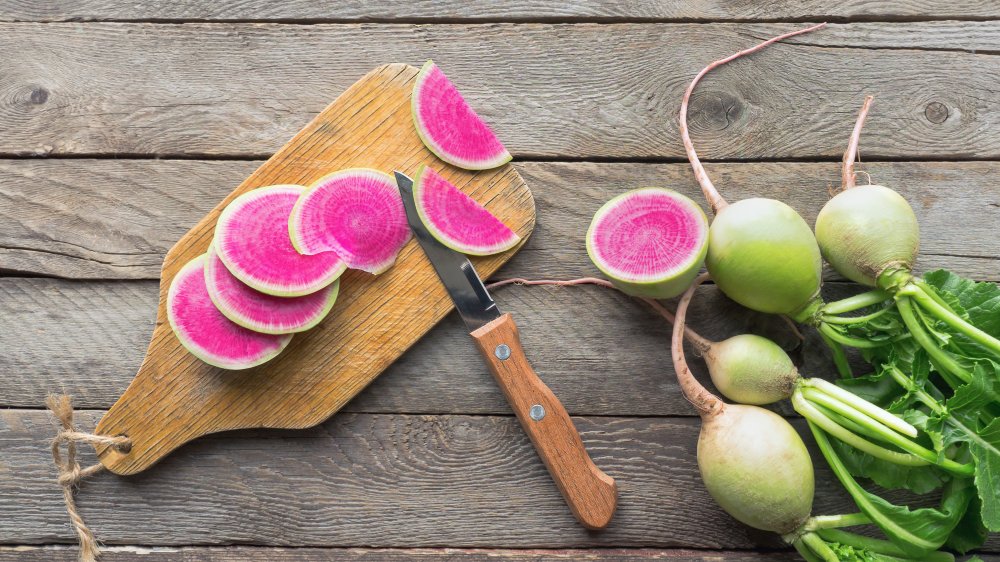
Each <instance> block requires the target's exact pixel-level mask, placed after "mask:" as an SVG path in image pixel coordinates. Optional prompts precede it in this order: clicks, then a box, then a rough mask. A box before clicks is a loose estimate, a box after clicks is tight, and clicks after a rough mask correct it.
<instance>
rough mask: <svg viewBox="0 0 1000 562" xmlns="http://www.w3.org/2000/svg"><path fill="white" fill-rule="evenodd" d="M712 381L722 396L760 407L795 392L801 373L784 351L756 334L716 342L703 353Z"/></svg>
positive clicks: (741, 335)
mask: <svg viewBox="0 0 1000 562" xmlns="http://www.w3.org/2000/svg"><path fill="white" fill-rule="evenodd" d="M703 357H704V359H705V363H707V364H708V373H709V375H710V376H711V377H712V383H713V384H714V385H715V388H717V389H719V392H721V393H722V395H723V396H725V397H726V398H728V399H730V400H732V401H733V402H739V403H740V404H752V405H756V406H761V405H764V404H772V403H774V402H777V401H779V400H783V399H785V398H788V397H790V396H791V395H792V392H793V391H794V390H795V385H796V383H797V382H798V381H799V372H798V369H796V368H795V365H794V364H793V363H792V360H791V358H789V357H788V354H787V353H785V350H783V349H781V347H780V346H779V345H778V344H776V343H774V342H773V341H771V340H769V339H767V338H764V337H761V336H758V335H754V334H740V335H738V336H733V337H731V338H728V339H725V340H722V341H720V342H715V343H713V344H712V345H711V347H709V348H708V350H707V351H705V352H704V353H703Z"/></svg>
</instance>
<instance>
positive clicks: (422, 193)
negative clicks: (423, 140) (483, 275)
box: [413, 166, 521, 256]
mask: <svg viewBox="0 0 1000 562" xmlns="http://www.w3.org/2000/svg"><path fill="white" fill-rule="evenodd" d="M413 199H414V201H415V202H416V204H417V214H419V215H420V220H421V221H423V223H424V225H425V226H426V227H427V230H429V231H430V233H431V234H432V235H433V236H434V238H437V239H438V241H439V242H441V243H442V244H444V245H445V246H448V247H449V248H451V249H453V250H455V251H458V252H462V253H463V254H470V255H473V256H488V255H490V254H498V253H500V252H503V251H506V250H509V249H511V248H513V247H514V246H516V245H517V243H518V242H520V241H521V237H520V236H518V235H517V234H516V233H515V232H514V231H513V230H511V229H510V228H509V227H507V225H505V224H504V223H502V222H500V219H498V218H496V217H495V216H493V214H492V213H490V212H489V211H487V210H486V207H483V206H482V205H480V204H479V203H477V202H476V200H475V199H473V198H471V197H469V196H468V195H466V194H464V193H462V192H461V191H459V189H458V188H457V187H455V186H454V185H452V184H451V183H450V182H449V181H448V180H446V179H444V178H443V177H441V175H440V174H438V173H437V172H435V171H434V170H433V169H431V168H430V167H429V166H421V167H420V169H419V170H417V177H416V179H415V180H414V182H413Z"/></svg>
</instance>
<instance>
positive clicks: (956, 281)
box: [924, 269, 1000, 337]
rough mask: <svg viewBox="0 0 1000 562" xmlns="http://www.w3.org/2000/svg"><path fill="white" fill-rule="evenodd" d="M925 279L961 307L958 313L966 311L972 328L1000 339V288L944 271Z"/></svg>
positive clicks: (930, 274) (943, 296) (925, 276)
mask: <svg viewBox="0 0 1000 562" xmlns="http://www.w3.org/2000/svg"><path fill="white" fill-rule="evenodd" d="M924 280H925V281H927V283H928V284H930V285H931V286H933V287H934V288H935V289H938V294H940V295H941V296H942V298H944V299H945V300H950V299H949V297H950V298H954V299H955V300H956V301H957V302H958V304H959V306H961V311H959V310H956V312H959V314H961V313H962V312H964V313H965V314H964V316H967V317H968V318H969V321H970V322H972V324H973V325H975V326H976V327H977V328H979V329H980V330H983V331H984V332H986V333H988V334H990V335H992V336H993V337H1000V286H997V284H996V283H977V282H975V281H972V280H971V279H965V278H964V277H960V276H958V275H955V274H954V273H952V272H950V271H947V270H944V269H939V270H937V271H932V272H930V273H928V274H926V275H924ZM953 308H954V307H953Z"/></svg>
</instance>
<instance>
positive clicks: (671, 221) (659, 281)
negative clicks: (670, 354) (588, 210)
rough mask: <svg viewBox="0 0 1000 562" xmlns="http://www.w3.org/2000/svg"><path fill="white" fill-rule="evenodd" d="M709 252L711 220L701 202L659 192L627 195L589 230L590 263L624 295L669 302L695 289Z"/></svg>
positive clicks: (600, 215)
mask: <svg viewBox="0 0 1000 562" xmlns="http://www.w3.org/2000/svg"><path fill="white" fill-rule="evenodd" d="M707 252H708V218H707V217H706V216H705V212H704V211H702V210H701V207H699V206H698V204H697V203H695V202H694V201H692V200H691V199H688V198H687V197H685V196H683V195H681V194H679V193H677V192H675V191H672V190H669V189H661V188H658V187H646V188H642V189H636V190H633V191H629V192H627V193H623V194H622V195H619V196H618V197H615V198H614V199H612V200H610V201H608V202H607V203H605V204H604V206H603V207H601V208H600V209H599V210H598V211H597V214H596V215H594V220H593V222H592V223H591V224H590V229H589V230H588V231H587V253H588V254H590V259H591V261H593V262H594V265H596V266H597V268H598V269H600V270H601V271H602V272H603V273H604V274H605V275H607V276H608V277H609V278H610V280H611V282H612V283H614V285H615V286H616V287H618V288H619V289H621V290H622V291H623V292H625V293H628V294H630V295H634V296H640V297H650V298H655V299H666V298H671V297H675V296H677V295H679V294H681V293H682V292H684V290H685V289H686V288H687V287H688V285H690V284H691V281H693V280H694V278H695V276H696V275H697V274H698V270H699V269H701V266H702V263H703V262H704V261H705V254H706V253H707Z"/></svg>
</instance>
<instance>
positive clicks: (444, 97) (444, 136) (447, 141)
mask: <svg viewBox="0 0 1000 562" xmlns="http://www.w3.org/2000/svg"><path fill="white" fill-rule="evenodd" d="M412 100H413V124H414V126H415V127H416V128H417V134H418V135H420V140H422V141H424V145H425V146H427V149H428V150H430V151H431V152H433V153H434V154H435V155H437V157H438V158H440V159H442V160H444V161H445V162H447V163H449V164H452V165H454V166H458V167H459V168H464V169H466V170H489V169H491V168H496V167H497V166H502V165H503V164H506V163H507V162H510V159H511V155H510V152H507V149H506V148H504V146H503V144H502V143H501V142H500V139H498V138H497V136H496V134H494V133H493V131H492V130H491V129H490V127H489V125H487V124H486V122H484V121H483V120H482V119H481V118H480V117H479V115H477V114H476V112H475V111H473V109H472V108H471V107H469V104H468V102H466V101H465V98H463V97H462V94H461V93H459V91H458V88H456V87H455V85H454V84H452V82H451V80H449V79H448V77H447V76H445V74H444V72H442V71H441V69H440V68H438V67H437V65H436V64H434V61H427V63H425V64H424V66H423V68H421V69H420V74H418V75H417V81H416V83H415V84H414V85H413V96H412Z"/></svg>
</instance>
